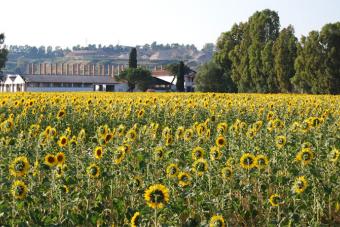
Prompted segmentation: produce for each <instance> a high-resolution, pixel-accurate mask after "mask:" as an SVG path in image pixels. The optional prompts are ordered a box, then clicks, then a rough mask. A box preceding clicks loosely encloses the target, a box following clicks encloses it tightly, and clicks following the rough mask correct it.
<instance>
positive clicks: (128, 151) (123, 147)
mask: <svg viewBox="0 0 340 227" xmlns="http://www.w3.org/2000/svg"><path fill="white" fill-rule="evenodd" d="M120 149H123V150H124V151H125V153H127V154H128V153H130V152H131V145H130V144H128V143H123V145H122V146H120Z"/></svg>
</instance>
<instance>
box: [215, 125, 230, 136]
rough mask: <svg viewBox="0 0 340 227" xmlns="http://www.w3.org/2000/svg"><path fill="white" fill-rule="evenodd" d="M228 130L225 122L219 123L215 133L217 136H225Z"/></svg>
mask: <svg viewBox="0 0 340 227" xmlns="http://www.w3.org/2000/svg"><path fill="white" fill-rule="evenodd" d="M227 129H228V124H227V123H225V122H221V123H219V124H218V125H217V133H218V134H225V133H226V132H227Z"/></svg>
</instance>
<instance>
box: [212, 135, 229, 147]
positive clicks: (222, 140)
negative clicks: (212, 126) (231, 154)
mask: <svg viewBox="0 0 340 227" xmlns="http://www.w3.org/2000/svg"><path fill="white" fill-rule="evenodd" d="M226 143H227V140H226V139H225V138H224V137H223V136H218V137H217V138H216V140H215V144H216V146H218V147H223V146H225V145H226Z"/></svg>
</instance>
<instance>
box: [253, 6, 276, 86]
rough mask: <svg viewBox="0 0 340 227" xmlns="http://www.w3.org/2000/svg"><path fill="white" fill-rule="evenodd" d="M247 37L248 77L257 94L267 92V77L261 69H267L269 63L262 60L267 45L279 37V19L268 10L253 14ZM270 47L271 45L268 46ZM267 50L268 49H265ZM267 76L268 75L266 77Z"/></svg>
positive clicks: (274, 13)
mask: <svg viewBox="0 0 340 227" xmlns="http://www.w3.org/2000/svg"><path fill="white" fill-rule="evenodd" d="M248 23H249V36H250V39H251V43H250V46H249V47H248V53H249V68H250V75H251V79H252V81H253V84H254V85H255V88H256V89H255V90H256V91H257V92H269V89H268V86H267V77H266V74H264V73H263V71H265V70H263V67H267V65H268V64H270V63H271V62H264V61H263V60H268V59H267V58H263V57H262V56H263V54H262V52H263V51H264V49H265V47H266V46H267V43H270V42H273V41H275V40H276V38H277V37H278V35H279V30H280V19H279V16H278V14H277V12H275V11H271V10H269V9H266V10H263V11H260V12H255V13H254V14H253V16H251V17H250V18H249V22H248ZM269 45H272V44H269ZM267 48H268V47H267ZM267 76H268V75H267Z"/></svg>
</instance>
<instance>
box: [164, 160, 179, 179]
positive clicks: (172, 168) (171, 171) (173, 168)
mask: <svg viewBox="0 0 340 227" xmlns="http://www.w3.org/2000/svg"><path fill="white" fill-rule="evenodd" d="M178 172H179V169H178V166H177V165H176V164H174V163H172V164H170V165H168V167H166V175H167V176H168V177H169V178H175V177H177V175H178Z"/></svg>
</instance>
